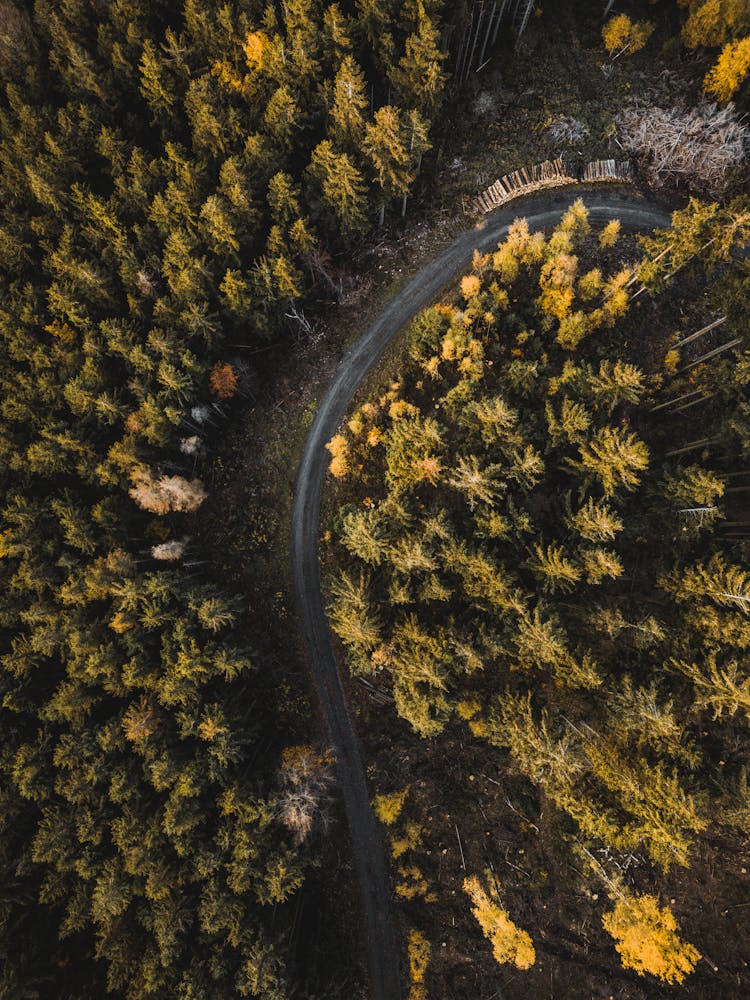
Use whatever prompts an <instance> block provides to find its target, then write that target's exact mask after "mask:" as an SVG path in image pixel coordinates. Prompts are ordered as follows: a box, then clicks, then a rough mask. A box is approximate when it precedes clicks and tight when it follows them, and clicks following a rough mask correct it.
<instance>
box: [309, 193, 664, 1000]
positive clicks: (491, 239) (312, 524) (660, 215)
mask: <svg viewBox="0 0 750 1000" xmlns="http://www.w3.org/2000/svg"><path fill="white" fill-rule="evenodd" d="M581 196H583V198H584V201H585V203H586V205H587V207H588V209H589V218H590V220H591V222H592V223H593V224H594V225H600V224H604V223H606V222H608V221H610V220H611V219H619V220H620V222H621V224H622V227H623V229H629V230H650V229H653V228H656V227H658V226H666V225H668V224H669V221H670V215H669V213H668V212H667V211H665V210H664V209H662V208H660V207H658V206H655V205H651V204H649V203H648V202H646V201H644V200H643V199H641V198H638V197H637V196H635V195H633V194H628V193H625V191H624V190H623V188H621V187H619V186H618V187H617V188H615V187H614V186H613V187H612V188H609V189H607V190H601V189H599V190H592V189H590V188H589V189H586V190H584V189H582V188H580V187H575V188H565V189H563V190H559V191H544V192H541V193H539V194H537V195H531V196H527V197H525V198H523V199H519V201H517V202H514V203H513V204H511V205H508V206H504V207H503V208H501V209H498V210H497V211H496V212H493V213H492V214H491V215H488V216H485V217H484V218H483V219H482V221H481V222H480V223H479V224H477V225H476V226H474V227H473V228H471V229H468V230H466V231H464V232H462V233H461V234H460V235H459V236H458V237H456V239H455V240H453V242H452V243H450V244H449V245H448V246H447V247H446V248H445V249H444V250H443V251H442V252H441V253H440V254H439V255H438V256H437V257H435V258H434V259H433V260H432V261H430V263H429V264H427V265H425V267H423V268H422V269H421V270H420V271H419V272H418V273H417V274H416V275H415V276H414V277H413V278H412V279H411V281H409V283H408V284H407V285H406V286H405V287H404V288H403V289H402V290H401V291H400V292H398V293H397V294H396V295H395V297H394V298H393V299H392V300H391V301H390V302H389V303H388V305H387V306H386V308H385V309H384V310H383V312H382V313H381V314H380V316H379V317H378V319H376V320H375V322H374V323H373V324H372V325H371V326H370V327H369V329H368V330H366V331H365V332H364V333H363V335H362V336H361V337H360V339H359V340H358V341H357V342H356V343H355V344H354V346H353V347H352V348H351V350H350V351H348V352H347V354H346V355H345V356H344V357H343V358H342V360H341V362H340V364H339V366H338V369H337V370H336V374H335V376H334V378H333V381H332V382H331V384H330V386H329V388H328V390H327V392H326V393H325V395H324V396H323V398H322V399H321V401H320V404H319V407H318V410H317V413H316V415H315V420H314V421H313V425H312V428H311V430H310V433H309V435H308V438H307V441H306V442H305V447H304V451H303V453H302V459H301V462H300V465H299V469H298V471H297V481H296V486H295V495H294V504H293V509H292V525H291V527H292V535H291V554H292V573H293V580H294V588H295V591H296V595H297V600H298V604H299V613H300V617H301V623H302V630H303V635H304V640H305V645H306V648H307V653H308V666H309V669H310V672H311V675H312V679H313V683H314V686H315V690H316V693H317V696H318V699H319V701H320V707H321V711H322V713H323V717H324V719H325V723H326V728H327V732H328V739H329V741H330V745H331V747H332V749H333V750H334V752H335V754H336V759H337V766H338V774H339V782H340V785H341V791H342V795H343V799H344V807H345V810H346V816H347V821H348V823H349V829H350V831H351V837H352V847H353V852H354V862H355V866H356V871H357V877H358V880H359V885H360V892H361V902H362V909H363V915H364V921H365V928H366V932H367V948H368V964H369V973H370V998H371V1000H400V998H401V996H402V992H401V987H400V976H399V947H398V944H397V941H396V934H395V929H394V924H393V920H392V918H391V892H390V887H389V880H388V873H387V869H386V863H385V857H384V854H383V846H382V840H381V834H380V830H379V828H378V825H377V822H376V820H375V816H374V814H373V811H372V808H371V805H370V795H369V792H368V790H367V784H366V782H365V772H364V768H363V765H362V758H361V756H360V752H359V747H358V743H357V737H356V735H355V732H354V727H353V725H352V721H351V718H350V715H349V711H348V708H347V703H346V698H345V696H344V691H343V688H342V685H341V679H340V677H339V673H338V667H337V664H336V657H335V655H334V651H333V646H332V644H331V637H330V634H329V630H328V622H327V619H326V614H325V607H324V604H323V596H322V592H321V581H320V564H319V559H318V534H319V531H318V521H319V515H320V498H321V491H322V487H323V480H324V477H325V472H326V469H327V466H328V459H329V456H328V453H327V452H326V450H325V445H326V443H327V442H328V441H329V440H330V439H331V438H332V437H333V435H334V434H335V433H336V431H337V429H338V426H339V424H340V423H341V421H342V420H343V418H344V415H345V413H346V411H347V409H348V408H349V404H350V402H351V400H352V397H353V396H354V393H355V392H356V390H357V387H358V386H359V384H360V382H361V381H362V379H363V378H364V377H365V375H366V374H367V372H368V371H369V369H370V368H371V366H372V365H373V364H374V362H375V361H376V360H377V358H378V357H379V355H380V354H381V353H382V351H383V350H384V348H385V347H386V346H387V344H388V343H389V342H390V341H391V340H392V339H393V338H394V337H395V336H396V334H397V333H398V332H399V331H400V330H402V329H403V327H404V326H405V325H406V324H407V323H408V322H409V320H410V319H411V318H412V317H413V316H414V315H415V313H417V312H419V311H420V310H421V309H424V308H425V306H427V305H429V304H430V303H432V302H434V301H435V300H436V298H437V297H438V295H439V293H440V292H441V290H442V289H443V288H445V286H446V285H448V284H449V283H450V282H451V281H452V280H453V279H454V278H455V277H456V276H457V275H458V274H459V273H460V272H461V271H462V270H463V269H465V268H468V266H469V264H470V262H471V258H472V255H473V252H474V250H477V249H478V250H480V251H482V252H487V251H488V250H490V249H493V248H494V247H495V246H496V244H497V243H498V241H499V240H501V239H503V238H504V236H505V235H506V233H507V230H508V226H509V225H510V224H511V223H512V222H513V220H514V219H515V218H517V217H519V216H525V218H526V219H527V220H528V223H529V227H530V228H531V229H532V230H533V229H543V228H545V227H549V226H552V225H554V224H555V223H556V222H557V221H558V219H559V217H560V215H561V214H562V212H564V211H565V209H566V208H567V207H568V206H569V205H570V204H571V203H572V202H573V201H574V200H575V199H576V198H578V197H581Z"/></svg>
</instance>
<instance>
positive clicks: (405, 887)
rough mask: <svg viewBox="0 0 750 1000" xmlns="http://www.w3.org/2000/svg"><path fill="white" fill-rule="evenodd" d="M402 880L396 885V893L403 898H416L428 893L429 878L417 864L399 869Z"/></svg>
mask: <svg viewBox="0 0 750 1000" xmlns="http://www.w3.org/2000/svg"><path fill="white" fill-rule="evenodd" d="M398 874H399V875H400V876H401V878H402V880H403V881H401V882H399V883H397V885H396V895H397V896H401V898H402V899H414V898H415V897H416V896H424V895H425V894H426V893H427V880H426V879H425V877H424V875H423V874H422V872H421V871H420V870H419V868H417V866H416V865H409V866H408V867H401V868H399V870H398Z"/></svg>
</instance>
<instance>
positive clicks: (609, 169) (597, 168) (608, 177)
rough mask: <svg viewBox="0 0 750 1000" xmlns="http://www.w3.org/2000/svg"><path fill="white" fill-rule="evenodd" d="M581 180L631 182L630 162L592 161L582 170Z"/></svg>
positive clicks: (631, 170) (631, 169)
mask: <svg viewBox="0 0 750 1000" xmlns="http://www.w3.org/2000/svg"><path fill="white" fill-rule="evenodd" d="M581 180H582V181H583V182H584V183H585V182H587V181H632V180H633V168H632V166H631V165H630V160H592V161H591V162H590V163H587V164H586V166H585V167H584V168H583V171H582V173H581Z"/></svg>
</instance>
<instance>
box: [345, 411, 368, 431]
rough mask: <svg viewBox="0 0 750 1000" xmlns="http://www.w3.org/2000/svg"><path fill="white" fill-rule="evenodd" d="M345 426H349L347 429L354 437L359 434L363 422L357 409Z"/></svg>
mask: <svg viewBox="0 0 750 1000" xmlns="http://www.w3.org/2000/svg"><path fill="white" fill-rule="evenodd" d="M347 426H348V427H349V430H350V431H351V432H352V434H353V435H354V437H359V435H360V434H361V433H362V431H363V430H364V429H365V422H364V419H363V417H362V414H361V413H360V411H359V410H357V412H356V413H355V414H354V416H353V417H352V418H351V420H350V421H349V423H348V425H347Z"/></svg>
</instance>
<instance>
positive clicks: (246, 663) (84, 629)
mask: <svg viewBox="0 0 750 1000" xmlns="http://www.w3.org/2000/svg"><path fill="white" fill-rule="evenodd" d="M438 6H439V5H438ZM0 12H1V14H2V18H3V22H4V29H3V30H4V34H3V47H2V50H0V54H1V56H2V72H3V76H4V78H5V82H6V87H5V95H4V99H3V106H2V112H1V114H2V119H1V125H0V128H1V129H2V135H1V139H0V142H1V146H0V157H1V162H2V167H1V168H0V188H1V191H2V210H1V211H2V228H0V234H1V235H0V247H1V250H0V267H1V268H2V278H1V279H0V280H1V281H2V306H1V307H0V329H1V331H2V342H3V349H2V361H1V364H2V382H3V400H2V406H1V407H0V412H1V415H2V416H1V419H2V434H1V435H0V436H1V438H2V491H3V497H2V555H3V557H4V558H3V560H2V564H1V565H2V573H3V586H2V592H3V597H2V624H3V633H4V651H3V656H2V699H3V700H2V705H3V708H2V712H3V719H2V749H1V759H2V775H3V778H2V796H3V807H2V829H3V835H2V840H1V841H0V856H2V859H3V862H2V871H3V877H4V885H3V891H2V900H3V908H2V915H1V916H0V927H2V932H1V933H0V939H1V941H2V944H1V945H0V948H1V949H2V956H3V960H2V970H3V971H2V974H1V976H2V979H1V980H0V993H1V994H2V995H3V996H4V997H9V998H11V997H12V998H14V1000H15V998H19V1000H20V998H21V997H25V996H38V995H49V996H55V997H62V996H71V997H72V996H81V995H84V994H85V995H91V996H97V997H98V996H101V995H102V990H103V989H104V986H103V977H104V978H105V979H106V987H107V988H108V989H110V990H112V991H114V992H115V993H116V994H118V995H121V996H129V997H143V996H167V995H170V996H176V995H180V996H184V997H188V996H190V997H208V996H213V997H219V996H221V997H225V996H228V995H237V994H239V995H243V996H248V995H249V996H263V997H282V996H286V995H287V993H286V990H287V973H286V969H285V965H286V946H285V944H284V940H285V937H286V936H287V934H288V932H289V929H290V927H291V924H292V920H293V910H288V912H287V909H288V908H287V909H285V908H284V906H283V904H284V903H285V902H286V901H288V900H291V899H292V898H293V897H294V895H295V893H296V892H297V890H298V889H299V887H300V885H301V883H302V881H303V879H304V877H305V871H306V869H307V868H308V866H309V865H310V863H311V861H313V860H314V856H315V850H314V848H312V849H311V848H310V847H309V846H308V844H309V842H310V841H311V840H312V839H314V836H315V833H314V822H315V815H316V811H317V808H318V804H319V801H320V800H321V798H322V797H323V790H324V788H325V786H326V783H327V778H328V767H329V765H328V764H327V763H326V762H324V761H322V760H321V759H320V756H319V755H318V754H316V753H315V752H313V751H312V750H311V749H309V748H307V749H306V748H305V747H304V746H302V747H300V746H295V745H290V744H294V743H295V740H302V739H305V740H306V741H309V740H310V739H311V738H312V739H314V731H313V725H312V722H311V721H309V731H308V732H307V733H302V734H300V733H299V732H297V733H295V732H294V731H285V728H286V727H285V726H284V725H283V724H282V726H281V727H280V726H279V722H280V721H281V720H282V719H283V716H281V715H279V714H278V713H279V710H280V706H279V704H278V702H279V700H280V697H281V695H280V693H279V691H280V686H279V688H278V689H277V687H276V686H275V684H274V678H273V674H272V675H271V676H270V677H269V676H268V673H267V671H266V669H265V668H264V664H263V662H260V661H259V660H258V658H257V657H256V655H255V651H254V639H253V635H254V633H255V632H257V631H259V630H260V631H261V632H262V629H263V626H262V622H260V621H258V620H257V618H256V609H253V608H252V607H248V605H247V602H246V601H243V600H241V599H240V598H239V597H238V596H237V595H234V594H232V593H231V592H227V591H226V590H225V589H223V588H222V587H221V586H220V585H219V584H217V583H216V582H213V581H212V576H211V573H210V569H208V568H207V567H206V561H207V559H208V560H209V561H210V555H208V554H207V553H205V552H202V551H200V548H199V547H196V545H195V544H194V542H193V540H192V536H193V535H194V534H195V529H194V525H195V524H196V519H197V518H199V517H200V508H201V506H202V504H203V503H204V501H205V498H206V495H207V489H206V486H205V484H204V483H203V482H202V481H201V478H200V474H199V470H200V467H201V460H202V453H203V451H204V449H205V447H206V443H205V442H206V441H207V440H210V438H211V436H212V434H215V428H216V426H217V425H218V424H219V423H220V422H221V420H222V419H223V416H224V410H223V408H226V407H228V406H229V405H231V398H232V397H236V398H238V399H240V400H241V399H242V398H243V397H244V398H247V396H248V395H249V394H252V392H253V385H254V383H253V378H254V376H253V370H252V368H251V366H250V364H249V362H248V361H246V360H244V358H243V356H242V352H239V353H240V356H239V357H238V356H237V355H238V351H237V350H236V348H235V347H234V346H233V345H237V344H241V345H244V346H245V348H246V350H245V354H248V350H247V348H249V349H250V351H252V350H253V349H254V348H257V347H258V346H262V345H263V344H264V343H265V342H267V341H268V339H269V338H271V337H277V336H283V335H284V327H285V326H288V323H289V321H287V320H285V319H284V315H285V314H286V313H288V312H290V304H292V303H294V302H296V301H298V300H299V299H300V297H301V296H302V294H303V291H304V289H305V287H308V286H310V285H311V284H312V283H313V282H314V281H316V280H318V281H320V280H324V279H325V278H326V277H327V270H326V269H327V259H328V257H327V255H328V252H329V251H328V250H327V247H329V246H332V247H334V248H336V247H338V246H339V245H341V244H343V243H346V241H349V240H351V239H354V238H356V237H357V236H358V235H360V234H361V233H362V231H363V230H364V229H365V228H366V227H367V226H368V225H370V224H371V221H372V213H373V212H377V211H378V210H379V208H380V206H381V205H383V206H384V205H385V204H386V203H388V204H390V202H391V201H392V200H393V199H395V198H398V199H403V198H404V197H405V195H406V193H407V192H408V190H409V186H410V184H411V183H412V181H413V178H414V176H415V174H416V169H417V166H418V162H419V158H420V157H421V156H422V154H423V153H424V152H425V150H426V149H427V148H429V139H428V134H429V129H430V119H431V117H432V116H433V114H434V113H435V111H436V109H437V107H438V105H439V102H440V98H441V94H442V89H443V86H444V79H445V77H444V73H443V71H442V56H441V53H440V49H439V42H440V24H439V21H438V20H437V17H436V5H435V4H432V5H429V4H427V5H425V4H421V3H419V4H411V5H401V4H391V5H387V4H382V3H377V4H371V3H364V4H361V5H354V4H343V5H338V4H325V5H324V4H318V3H308V2H300V3H296V2H295V3H286V4H283V5H279V6H278V8H275V7H273V6H264V5H262V4H253V3H231V4H213V3H204V2H200V0H198V2H196V0H187V2H186V3H184V4H173V3H151V2H139V0H134V2H130V0H123V2H116V3H99V2H86V0H66V2H63V3H45V2H40V3H37V4H35V5H34V8H33V11H32V12H31V14H28V13H26V12H25V11H24V10H23V9H22V8H21V7H20V6H18V7H16V6H14V5H12V4H10V3H3V4H2V7H1V8H0ZM287 335H289V334H288V332H287ZM196 470H198V471H196ZM58 932H59V937H60V941H59V943H55V941H56V938H57V936H58ZM94 958H96V959H100V960H101V961H100V962H99V963H98V964H97V966H96V969H94V966H93V965H91V964H90V963H91V961H92V960H93V959H94ZM100 968H101V969H102V972H99V969H100Z"/></svg>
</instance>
